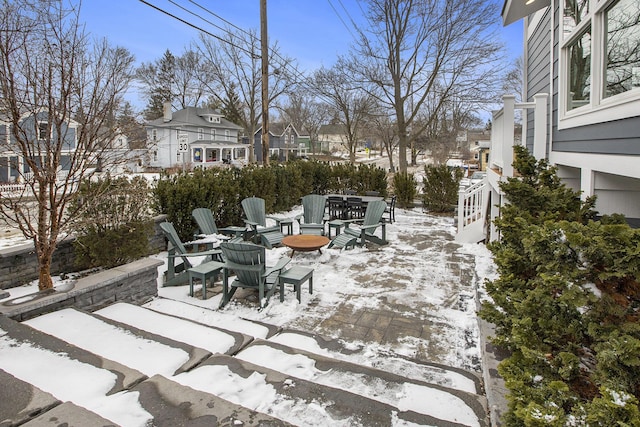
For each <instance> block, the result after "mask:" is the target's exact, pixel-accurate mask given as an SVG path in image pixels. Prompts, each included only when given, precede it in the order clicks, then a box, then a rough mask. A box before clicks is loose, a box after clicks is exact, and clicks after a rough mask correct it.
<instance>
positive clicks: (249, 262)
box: [220, 242, 291, 309]
mask: <svg viewBox="0 0 640 427" xmlns="http://www.w3.org/2000/svg"><path fill="white" fill-rule="evenodd" d="M220 249H221V250H222V254H223V255H224V258H225V267H224V269H223V280H222V300H221V301H220V308H222V307H224V306H225V305H227V304H228V303H229V301H230V300H231V297H232V296H233V294H234V293H235V292H236V290H237V289H238V288H251V289H257V290H258V297H259V298H260V309H262V308H264V307H265V306H266V305H267V304H268V303H269V298H270V297H271V295H273V293H274V292H275V290H276V289H277V288H278V285H279V281H278V276H279V275H280V273H281V271H282V269H283V268H284V267H285V266H286V265H287V264H288V263H289V261H291V259H290V258H289V257H287V256H284V257H282V258H280V259H279V260H278V263H277V264H276V265H274V266H273V267H267V266H266V262H265V248H264V246H258V245H256V244H254V243H249V242H244V243H231V242H224V243H221V244H220ZM230 271H232V272H234V273H235V274H236V277H235V279H234V280H233V282H231V284H229V272H230Z"/></svg>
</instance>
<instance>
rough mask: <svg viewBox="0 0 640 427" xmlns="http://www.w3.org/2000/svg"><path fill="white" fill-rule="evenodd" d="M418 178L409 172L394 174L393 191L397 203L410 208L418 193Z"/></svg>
mask: <svg viewBox="0 0 640 427" xmlns="http://www.w3.org/2000/svg"><path fill="white" fill-rule="evenodd" d="M417 187H418V186H417V183H416V179H415V178H414V177H413V175H412V174H410V173H407V172H398V173H396V174H395V175H394V176H393V191H394V194H395V195H396V197H397V199H396V204H397V205H398V206H399V207H401V208H410V207H412V206H413V201H414V199H415V198H416V196H417V195H418V189H417Z"/></svg>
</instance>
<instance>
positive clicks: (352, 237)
mask: <svg viewBox="0 0 640 427" xmlns="http://www.w3.org/2000/svg"><path fill="white" fill-rule="evenodd" d="M386 207H387V203H386V202H385V201H383V200H376V201H373V202H369V203H367V210H366V211H365V213H364V218H363V219H352V220H345V221H344V224H345V229H344V231H343V232H342V233H341V234H338V235H337V236H336V237H334V238H333V240H332V241H331V242H329V246H328V247H329V248H331V247H334V246H335V247H337V248H348V247H349V246H351V247H353V246H355V245H358V246H363V245H364V244H365V241H367V240H368V241H370V242H373V243H377V244H378V245H386V244H387V238H386V223H385V220H384V219H383V218H382V215H383V214H384V210H385V208H386ZM352 225H357V227H352ZM378 227H381V229H382V237H378V236H376V235H375V234H374V233H375V231H376V229H377V228H378Z"/></svg>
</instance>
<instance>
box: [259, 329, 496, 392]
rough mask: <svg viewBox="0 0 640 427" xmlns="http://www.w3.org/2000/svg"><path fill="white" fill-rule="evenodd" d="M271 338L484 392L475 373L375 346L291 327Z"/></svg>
mask: <svg viewBox="0 0 640 427" xmlns="http://www.w3.org/2000/svg"><path fill="white" fill-rule="evenodd" d="M269 341H271V342H275V343H279V344H283V345H286V346H288V347H291V348H295V349H299V350H302V351H306V352H309V353H314V354H318V355H322V356H326V357H331V358H333V359H337V360H342V361H345V362H350V363H353V364H359V365H363V366H368V367H370V368H375V369H378V370H382V371H386V372H390V373H394V374H397V375H400V376H405V377H408V378H412V379H416V380H419V381H422V382H426V383H429V384H435V385H439V386H442V387H446V388H450V389H454V390H460V391H464V392H467V393H474V394H482V393H483V392H484V388H483V385H482V379H481V377H480V376H479V375H478V374H476V373H474V372H470V371H467V370H464V369H460V368H454V367H451V366H445V365H442V364H438V363H429V362H425V361H422V360H417V359H413V358H410V357H407V356H404V355H400V354H397V353H391V352H389V351H388V350H384V351H383V350H380V351H381V352H380V353H374V352H372V349H371V348H366V347H365V346H363V345H357V344H353V343H345V342H344V340H341V339H328V338H325V337H321V336H318V335H315V334H311V333H307V332H303V331H296V330H290V329H284V330H282V331H280V332H279V333H278V334H277V335H275V336H273V337H271V338H269Z"/></svg>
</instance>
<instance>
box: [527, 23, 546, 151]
mask: <svg viewBox="0 0 640 427" xmlns="http://www.w3.org/2000/svg"><path fill="white" fill-rule="evenodd" d="M550 19H551V11H550V10H547V11H546V13H545V14H544V16H543V18H542V19H541V20H540V22H539V24H538V27H537V28H536V29H535V30H534V32H533V34H532V35H531V37H530V38H529V39H528V40H527V70H526V76H527V79H528V81H527V93H526V97H527V98H526V99H525V101H531V100H533V95H535V94H536V93H551V89H550V87H549V85H550V82H549V65H550V61H551V58H550V52H549V43H550V42H551V31H550V30H549V23H550ZM533 116H534V111H533V110H527V123H526V126H527V141H526V146H527V148H528V149H529V151H532V150H533V134H534V132H533V126H534V119H533ZM547 119H549V118H548V117H547ZM547 138H548V137H547ZM547 145H548V144H547Z"/></svg>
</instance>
